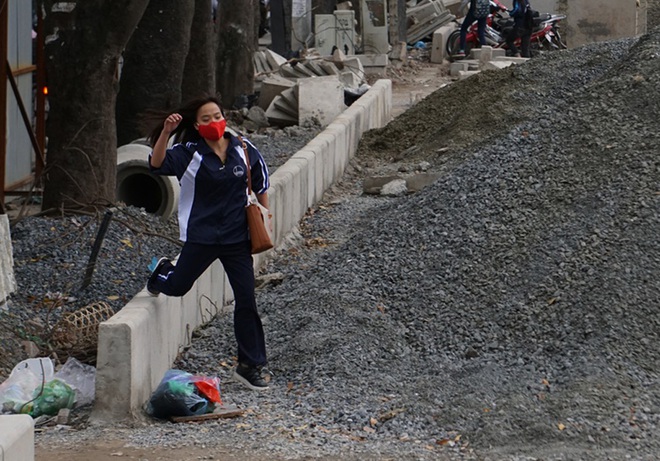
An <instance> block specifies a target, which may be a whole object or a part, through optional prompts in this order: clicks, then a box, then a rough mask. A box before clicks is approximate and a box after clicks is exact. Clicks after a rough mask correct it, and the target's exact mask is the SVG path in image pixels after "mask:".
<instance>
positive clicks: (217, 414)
mask: <svg viewBox="0 0 660 461" xmlns="http://www.w3.org/2000/svg"><path fill="white" fill-rule="evenodd" d="M244 414H245V410H241V409H240V408H236V407H219V408H216V409H215V410H214V411H213V413H207V414H205V415H193V416H172V417H170V421H172V422H174V423H196V422H200V421H209V420H213V419H221V418H235V417H236V416H243V415H244Z"/></svg>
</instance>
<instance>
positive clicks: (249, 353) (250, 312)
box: [220, 242, 267, 367]
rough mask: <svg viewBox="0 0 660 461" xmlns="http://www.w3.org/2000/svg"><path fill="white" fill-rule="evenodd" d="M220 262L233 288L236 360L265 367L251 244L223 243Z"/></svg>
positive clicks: (264, 344) (264, 346)
mask: <svg viewBox="0 0 660 461" xmlns="http://www.w3.org/2000/svg"><path fill="white" fill-rule="evenodd" d="M220 262H222V265H223V267H224V268H225V273H226V274H227V278H228V279H229V283H230V285H231V288H232V290H233V291H234V300H235V306H234V333H235V335H236V342H237V343H238V362H239V363H241V364H244V365H248V366H251V367H260V366H264V365H266V363H267V359H266V341H265V339H264V330H263V326H262V324H261V318H260V317H259V312H258V310H257V303H256V300H255V297H254V268H253V263H252V254H251V253H250V243H249V242H244V243H240V244H236V245H223V246H222V247H221V250H220Z"/></svg>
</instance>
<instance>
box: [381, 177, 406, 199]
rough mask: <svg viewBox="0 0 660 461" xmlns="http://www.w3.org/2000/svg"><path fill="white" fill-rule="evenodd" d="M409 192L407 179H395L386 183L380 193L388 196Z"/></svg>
mask: <svg viewBox="0 0 660 461" xmlns="http://www.w3.org/2000/svg"><path fill="white" fill-rule="evenodd" d="M407 193H408V186H407V185H406V180H405V179H395V180H394V181H390V182H388V183H387V184H385V185H384V186H383V187H382V188H381V190H380V195H385V196H387V197H401V196H403V195H406V194H407Z"/></svg>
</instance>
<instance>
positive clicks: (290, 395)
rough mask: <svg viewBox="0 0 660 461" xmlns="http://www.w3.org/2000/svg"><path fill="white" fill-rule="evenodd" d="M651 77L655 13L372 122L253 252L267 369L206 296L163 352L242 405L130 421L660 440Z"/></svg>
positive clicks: (387, 442)
mask: <svg viewBox="0 0 660 461" xmlns="http://www.w3.org/2000/svg"><path fill="white" fill-rule="evenodd" d="M659 87H660V29H656V30H655V31H653V32H652V33H651V34H649V35H646V36H644V37H642V39H641V40H639V41H635V40H620V41H613V42H608V43H602V44H597V45H592V46H589V47H583V48H580V49H576V50H571V51H566V52H557V53H551V54H548V55H545V56H541V57H539V58H535V59H533V60H531V61H529V62H528V63H526V64H525V65H521V66H518V67H515V68H510V69H507V70H503V71H500V72H484V73H481V74H479V75H477V76H475V77H471V78H470V79H468V80H464V81H460V82H456V83H455V84H452V85H450V86H449V87H446V88H443V89H441V90H439V91H437V92H435V93H434V94H432V95H431V96H429V97H428V98H426V99H425V100H423V101H422V102H420V103H419V104H417V105H416V106H415V107H413V108H412V109H411V110H409V111H407V112H406V113H405V114H403V115H402V116H401V117H398V118H397V119H396V120H394V121H393V122H392V123H390V124H389V125H388V126H387V127H385V128H384V129H381V130H375V131H373V132H370V133H369V134H368V135H367V136H365V138H364V139H363V142H362V143H361V148H360V151H359V153H358V156H357V157H356V159H355V160H354V161H353V162H352V163H351V166H350V168H349V171H348V173H347V174H346V176H345V177H344V179H343V180H342V181H341V183H340V184H338V185H337V186H335V187H334V188H333V190H332V191H330V192H329V194H328V195H327V196H326V199H325V200H324V201H323V203H321V204H320V205H319V207H317V208H316V209H315V210H314V212H310V214H309V215H308V216H307V217H306V218H305V219H304V220H303V222H302V223H301V227H300V239H299V240H298V241H297V242H295V243H292V244H291V245H290V246H289V247H288V248H285V249H282V250H280V251H279V252H278V257H277V258H276V259H274V260H273V261H271V262H270V263H269V265H268V267H267V268H266V269H265V272H266V273H269V274H273V273H281V274H283V278H284V279H283V281H282V282H281V283H279V284H274V283H271V284H267V285H265V286H264V287H263V288H261V289H259V291H258V305H259V306H260V309H261V310H262V312H263V320H264V325H265V329H266V337H267V346H268V350H269V355H270V367H271V369H272V371H273V373H274V383H273V388H272V389H270V390H269V391H268V392H266V393H263V394H258V395H255V393H253V392H250V391H247V390H243V388H241V387H240V386H239V385H237V384H233V383H230V382H228V381H227V379H228V377H229V375H230V368H231V365H232V363H233V360H234V357H233V354H234V347H235V346H234V339H233V329H232V320H231V315H230V314H223V315H219V316H218V317H217V318H216V319H214V320H213V321H212V322H211V323H210V324H209V325H207V326H206V327H205V328H203V329H200V330H199V331H197V332H196V337H195V339H194V340H193V343H192V345H191V347H189V348H188V349H187V350H186V351H185V352H183V353H182V354H181V356H180V358H179V359H178V361H177V362H176V363H175V364H174V367H176V368H180V369H184V370H187V371H190V372H192V373H198V374H210V375H216V376H220V377H222V378H223V380H225V382H224V385H223V389H222V392H223V398H224V400H225V402H226V403H228V404H233V405H237V406H239V407H241V408H245V409H247V410H248V414H247V417H246V418H243V419H241V420H238V421H237V420H225V421H223V420H220V421H217V422H212V423H206V424H204V426H203V429H202V430H200V426H196V425H191V426H187V425H172V424H168V423H160V422H151V421H150V422H149V424H148V425H146V426H144V427H143V426H140V427H136V428H133V429H132V430H130V431H126V432H125V433H124V435H123V436H124V437H126V439H127V440H128V443H129V444H131V445H134V446H161V447H181V446H186V445H188V446H199V445H207V446H220V447H225V448H227V447H229V449H231V450H233V452H244V454H245V456H246V457H250V458H251V459H256V458H264V457H269V458H273V459H303V458H312V457H318V458H324V459H336V458H341V459H419V460H421V459H428V460H437V459H464V460H467V459H480V460H502V459H510V460H527V459H544V460H568V459H583V460H604V459H611V460H618V459H634V460H651V459H657V457H658V454H659V453H660V435H659V434H660V428H659V427H658V425H659V424H660V380H659V376H658V373H659V372H658V370H660V349H659V348H658V343H659V340H660V338H659V336H660V282H659V281H658V275H659V274H660V251H659V250H660V242H659V240H658V229H659V228H660V227H659V224H660V218H659V216H660V213H659V211H660V210H659V209H660V203H659V200H660V195H659V193H660V162H659V161H658V155H657V152H658V148H659V147H660V134H659V133H658V131H657V120H658V119H659V117H660V109H659V108H660V93H659V92H658V88H659ZM412 146H416V147H417V149H413V150H408V151H407V152H411V153H410V154H408V155H402V154H401V153H402V152H403V151H405V150H406V149H409V148H410V147H412ZM421 160H425V161H428V162H430V163H431V165H432V170H433V171H434V172H436V173H439V174H440V179H439V180H438V181H436V182H435V183H434V184H433V185H432V186H429V187H428V188H426V189H425V190H424V191H422V192H420V193H417V194H415V195H410V196H407V197H403V198H399V199H395V198H386V197H372V196H365V195H362V194H361V180H362V179H363V178H364V176H365V175H367V174H384V173H388V172H391V171H399V170H401V171H404V170H409V168H408V165H414V164H415V163H417V162H419V161H421ZM153 240H155V239H153ZM149 254H150V255H151V252H150V253H149ZM115 261H116V263H119V262H121V261H122V258H117V259H116V260H115ZM51 270H52V269H51ZM106 433H107V431H106ZM98 435H99V429H95V428H88V429H85V430H83V431H80V432H77V433H73V434H72V433H68V434H67V435H66V437H63V436H62V435H61V434H60V433H58V432H54V431H46V432H45V433H44V434H41V435H40V439H41V442H42V443H49V444H53V443H59V444H73V445H75V444H76V443H77V442H78V441H80V440H84V439H89V440H93V439H94V438H95V437H98Z"/></svg>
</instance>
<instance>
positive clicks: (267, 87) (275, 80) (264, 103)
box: [259, 75, 296, 110]
mask: <svg viewBox="0 0 660 461" xmlns="http://www.w3.org/2000/svg"><path fill="white" fill-rule="evenodd" d="M295 85H296V83H295V82H294V81H292V80H289V79H286V78H284V77H280V76H277V75H273V76H270V77H268V78H265V79H264V81H263V82H261V91H260V93H259V107H261V108H262V109H263V110H267V109H268V106H270V103H271V102H273V99H275V96H279V95H280V94H282V92H283V91H284V90H287V89H289V88H292V87H294V86H295Z"/></svg>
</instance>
